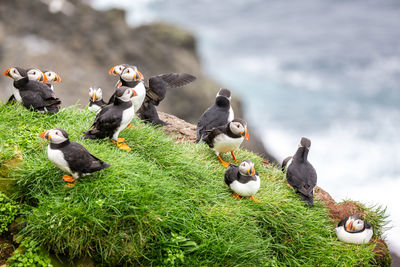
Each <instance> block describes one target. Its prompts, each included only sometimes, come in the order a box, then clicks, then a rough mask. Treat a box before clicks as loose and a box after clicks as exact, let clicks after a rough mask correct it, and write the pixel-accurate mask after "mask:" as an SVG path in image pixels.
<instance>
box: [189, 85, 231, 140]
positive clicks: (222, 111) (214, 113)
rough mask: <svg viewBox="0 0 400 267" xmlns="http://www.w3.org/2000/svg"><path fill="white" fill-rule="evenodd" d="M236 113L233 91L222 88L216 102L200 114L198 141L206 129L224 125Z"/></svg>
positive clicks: (197, 130) (197, 131) (197, 129)
mask: <svg viewBox="0 0 400 267" xmlns="http://www.w3.org/2000/svg"><path fill="white" fill-rule="evenodd" d="M233 118H234V113H233V110H232V107H231V91H229V90H228V89H226V88H221V89H220V90H219V91H218V93H217V96H216V98H215V103H214V105H212V106H211V107H209V108H208V109H207V110H206V111H204V113H203V114H202V115H201V116H200V119H199V122H198V123H197V128H196V133H197V138H196V143H198V142H200V141H201V139H202V136H203V135H204V133H205V131H207V130H210V129H212V128H215V127H218V126H222V125H225V124H227V123H228V122H230V121H232V120H233Z"/></svg>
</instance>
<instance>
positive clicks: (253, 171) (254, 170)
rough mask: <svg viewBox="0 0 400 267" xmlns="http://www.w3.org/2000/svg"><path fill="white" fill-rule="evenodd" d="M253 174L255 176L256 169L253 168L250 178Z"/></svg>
mask: <svg viewBox="0 0 400 267" xmlns="http://www.w3.org/2000/svg"><path fill="white" fill-rule="evenodd" d="M254 174H256V169H255V168H251V174H250V175H251V176H254Z"/></svg>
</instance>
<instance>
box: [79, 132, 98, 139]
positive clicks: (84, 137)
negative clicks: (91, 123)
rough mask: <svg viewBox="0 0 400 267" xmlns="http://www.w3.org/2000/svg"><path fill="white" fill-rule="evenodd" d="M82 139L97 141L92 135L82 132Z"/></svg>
mask: <svg viewBox="0 0 400 267" xmlns="http://www.w3.org/2000/svg"><path fill="white" fill-rule="evenodd" d="M82 139H97V136H96V135H95V134H92V133H91V132H90V131H87V132H84V135H83V136H82Z"/></svg>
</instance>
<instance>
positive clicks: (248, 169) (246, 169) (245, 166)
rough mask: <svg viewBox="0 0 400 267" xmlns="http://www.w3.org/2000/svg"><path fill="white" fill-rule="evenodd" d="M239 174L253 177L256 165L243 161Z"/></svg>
mask: <svg viewBox="0 0 400 267" xmlns="http://www.w3.org/2000/svg"><path fill="white" fill-rule="evenodd" d="M239 172H240V173H241V174H242V175H245V176H253V175H254V174H255V172H256V171H255V169H254V163H253V162H251V161H243V162H242V163H240V165H239Z"/></svg>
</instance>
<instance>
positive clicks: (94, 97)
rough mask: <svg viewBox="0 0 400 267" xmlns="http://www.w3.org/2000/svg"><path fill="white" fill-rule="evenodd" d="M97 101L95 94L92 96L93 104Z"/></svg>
mask: <svg viewBox="0 0 400 267" xmlns="http://www.w3.org/2000/svg"><path fill="white" fill-rule="evenodd" d="M95 100H96V93H93V95H92V102H94V101H95Z"/></svg>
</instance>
